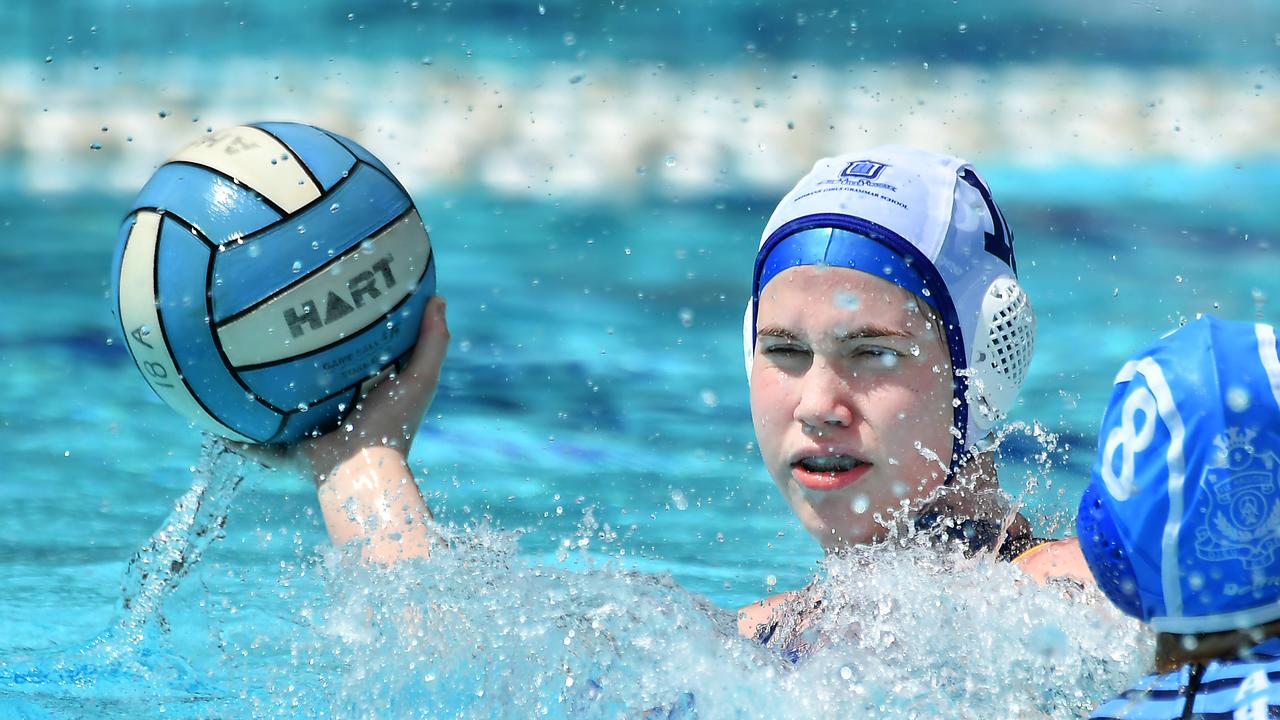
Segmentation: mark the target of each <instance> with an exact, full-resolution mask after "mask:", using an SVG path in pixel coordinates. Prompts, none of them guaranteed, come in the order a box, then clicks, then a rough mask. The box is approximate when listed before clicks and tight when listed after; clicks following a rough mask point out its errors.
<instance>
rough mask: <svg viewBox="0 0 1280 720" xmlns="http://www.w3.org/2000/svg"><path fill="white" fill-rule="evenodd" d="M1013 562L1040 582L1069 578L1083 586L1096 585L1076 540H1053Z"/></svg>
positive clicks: (1023, 554) (1025, 553)
mask: <svg viewBox="0 0 1280 720" xmlns="http://www.w3.org/2000/svg"><path fill="white" fill-rule="evenodd" d="M1013 562H1014V564H1016V565H1017V566H1018V567H1019V568H1020V569H1021V570H1022V571H1023V572H1025V573H1026V574H1028V575H1030V576H1031V577H1033V578H1035V580H1036V581H1038V582H1046V581H1048V580H1052V579H1053V578H1068V579H1070V580H1074V581H1076V582H1078V583H1080V584H1082V585H1093V584H1094V580H1093V574H1092V573H1090V572H1089V565H1088V564H1087V563H1085V560H1084V554H1083V553H1081V552H1080V541H1079V540H1077V539H1076V538H1066V539H1063V540H1051V541H1049V542H1047V543H1043V544H1041V545H1037V546H1036V547H1034V548H1031V549H1030V550H1028V551H1026V552H1024V553H1022V554H1021V555H1019V556H1018V557H1017V558H1015V559H1014V561H1013Z"/></svg>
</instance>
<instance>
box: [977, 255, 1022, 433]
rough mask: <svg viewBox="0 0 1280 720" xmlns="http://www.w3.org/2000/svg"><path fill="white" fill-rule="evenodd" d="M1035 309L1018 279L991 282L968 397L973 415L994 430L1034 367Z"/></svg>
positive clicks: (980, 426)
mask: <svg viewBox="0 0 1280 720" xmlns="http://www.w3.org/2000/svg"><path fill="white" fill-rule="evenodd" d="M1035 341H1036V314H1035V311H1034V310H1033V309H1032V308H1031V300H1030V299H1029V298H1028V297H1027V293H1026V291H1024V290H1023V289H1022V286H1021V285H1019V284H1018V281H1017V280H1016V279H1015V278H1013V277H1010V276H1007V275H1004V276H1001V277H998V278H996V279H995V281H994V282H992V283H991V285H989V286H988V287H987V292H986V294H985V296H984V297H983V298H982V309H981V314H980V317H979V320H978V327H977V331H976V332H975V333H974V342H973V348H972V349H971V350H970V352H969V368H970V370H969V372H970V379H969V388H968V393H967V394H968V395H969V397H968V398H966V399H967V400H968V401H969V404H970V406H971V407H973V408H975V409H976V410H977V412H976V413H972V414H971V415H970V417H972V418H973V421H974V424H975V425H977V426H978V428H979V429H981V430H990V429H991V428H992V427H993V426H994V425H995V424H996V423H997V422H998V421H1000V420H1002V419H1003V418H1004V417H1005V416H1006V415H1008V413H1009V410H1010V409H1012V407H1013V402H1014V400H1016V399H1017V397H1018V391H1019V390H1020V389H1021V388H1022V383H1023V381H1024V380H1026V379H1027V370H1028V369H1029V368H1030V367H1031V356H1032V354H1033V353H1034V352H1035Z"/></svg>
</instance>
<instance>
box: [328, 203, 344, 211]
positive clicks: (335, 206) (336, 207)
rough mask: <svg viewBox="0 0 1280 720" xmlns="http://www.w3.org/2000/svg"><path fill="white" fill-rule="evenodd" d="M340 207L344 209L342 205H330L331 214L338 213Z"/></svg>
mask: <svg viewBox="0 0 1280 720" xmlns="http://www.w3.org/2000/svg"><path fill="white" fill-rule="evenodd" d="M340 207H342V205H341V203H334V204H332V205H330V206H329V212H331V213H336V212H338V208H340Z"/></svg>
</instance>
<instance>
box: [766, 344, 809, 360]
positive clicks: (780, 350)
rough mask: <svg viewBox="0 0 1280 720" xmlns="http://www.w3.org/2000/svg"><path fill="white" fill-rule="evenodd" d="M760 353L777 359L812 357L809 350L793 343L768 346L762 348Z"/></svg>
mask: <svg viewBox="0 0 1280 720" xmlns="http://www.w3.org/2000/svg"><path fill="white" fill-rule="evenodd" d="M760 352H761V353H762V354H764V355H767V356H770V357H776V358H798V357H808V356H809V355H810V351H809V348H807V347H803V346H801V345H794V344H791V343H778V344H776V345H767V346H765V347H764V348H762V349H761V350H760Z"/></svg>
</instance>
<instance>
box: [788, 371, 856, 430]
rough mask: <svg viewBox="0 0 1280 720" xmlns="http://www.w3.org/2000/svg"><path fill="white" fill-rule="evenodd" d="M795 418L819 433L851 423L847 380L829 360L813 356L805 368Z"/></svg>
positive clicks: (851, 409)
mask: <svg viewBox="0 0 1280 720" xmlns="http://www.w3.org/2000/svg"><path fill="white" fill-rule="evenodd" d="M795 419H796V420H798V421H799V422H800V424H801V425H803V426H804V429H805V431H807V432H816V433H819V434H821V433H822V431H823V430H830V429H834V428H838V427H849V426H850V425H852V424H853V407H852V405H851V402H850V398H849V384H848V382H846V381H845V379H844V378H842V377H840V374H839V373H838V372H836V370H835V368H833V367H831V366H830V364H829V363H827V362H825V361H823V360H818V359H815V361H814V363H813V364H812V365H810V366H809V369H808V371H806V372H805V374H804V379H803V381H802V382H801V386H800V400H799V402H797V403H796V409H795Z"/></svg>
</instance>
